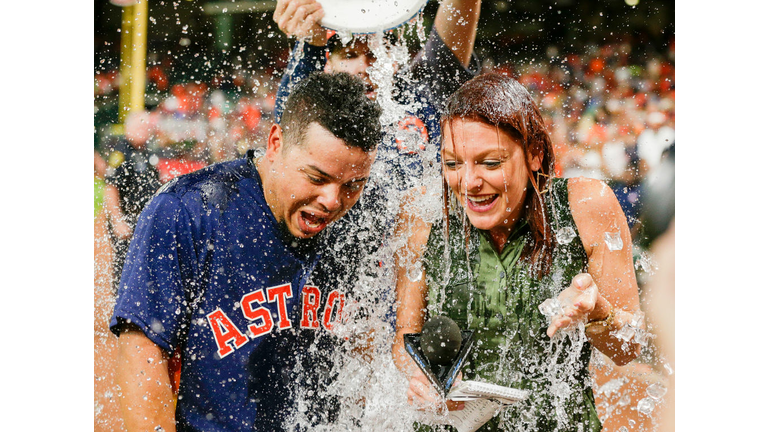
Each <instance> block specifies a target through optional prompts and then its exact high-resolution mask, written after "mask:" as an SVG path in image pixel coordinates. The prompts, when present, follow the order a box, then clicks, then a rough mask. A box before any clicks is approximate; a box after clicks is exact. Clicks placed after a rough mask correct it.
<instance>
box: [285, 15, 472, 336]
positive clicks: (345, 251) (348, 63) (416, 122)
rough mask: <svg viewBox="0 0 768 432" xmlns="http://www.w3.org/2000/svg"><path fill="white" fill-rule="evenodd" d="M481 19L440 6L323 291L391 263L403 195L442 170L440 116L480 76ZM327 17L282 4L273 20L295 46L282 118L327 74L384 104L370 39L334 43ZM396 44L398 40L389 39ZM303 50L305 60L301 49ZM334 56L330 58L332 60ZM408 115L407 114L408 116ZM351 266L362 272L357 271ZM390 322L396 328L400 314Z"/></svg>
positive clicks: (326, 265)
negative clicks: (350, 79)
mask: <svg viewBox="0 0 768 432" xmlns="http://www.w3.org/2000/svg"><path fill="white" fill-rule="evenodd" d="M479 15H480V0H449V1H443V2H441V4H440V6H439V8H438V10H437V13H436V15H435V20H434V25H433V27H432V30H431V33H430V35H429V38H428V40H427V42H426V44H425V46H424V48H423V49H422V50H421V51H420V52H419V53H418V54H417V55H416V56H415V57H414V58H413V59H412V61H411V63H410V65H409V67H408V68H407V69H408V70H407V71H406V70H402V71H399V72H398V73H397V74H396V75H395V76H394V88H395V90H394V91H393V99H394V101H395V102H397V103H398V104H400V106H402V107H403V110H402V112H401V114H402V117H401V118H399V119H398V120H397V122H396V124H390V125H385V127H384V134H383V137H382V141H381V145H380V146H379V152H378V154H377V158H376V161H375V163H374V168H373V170H372V172H373V173H374V174H373V175H372V176H371V180H370V182H369V185H368V187H367V188H366V191H365V193H364V196H363V197H362V198H361V204H360V205H358V206H356V207H355V208H353V209H352V210H351V211H350V214H349V215H347V216H346V217H345V218H344V219H343V220H342V221H340V223H339V224H337V225H336V226H334V227H333V230H334V231H335V232H338V233H353V234H354V235H349V236H346V239H348V241H347V243H346V244H345V247H343V248H340V247H337V248H335V250H331V251H329V253H327V254H325V255H324V256H323V258H322V259H321V261H320V263H319V264H318V266H317V267H316V270H315V273H314V274H313V276H312V278H311V280H313V281H315V282H316V283H317V285H318V286H320V288H321V289H323V290H331V289H336V288H338V287H341V288H342V289H346V290H350V289H351V287H353V286H355V285H356V279H357V277H358V276H360V274H361V273H362V272H361V270H363V271H364V270H365V269H368V270H370V268H371V266H374V267H376V266H379V265H381V262H382V259H384V261H386V259H385V257H382V256H380V254H379V255H377V256H374V254H376V253H379V252H381V251H383V250H384V251H385V250H386V249H384V248H382V244H383V242H384V241H385V239H386V238H387V237H388V236H389V235H390V234H391V232H392V230H393V227H394V219H395V216H396V210H397V208H398V203H399V201H400V198H401V196H402V193H403V192H404V191H405V190H407V189H408V188H410V187H412V186H413V185H420V184H423V182H424V175H425V174H424V170H423V167H424V166H425V165H429V164H430V163H436V161H437V149H438V147H439V144H440V140H439V136H440V124H439V118H440V115H439V108H440V107H441V106H442V104H443V103H444V100H445V98H446V97H447V96H448V95H450V94H451V93H452V92H453V91H455V90H456V89H458V88H459V86H460V85H461V84H462V83H464V82H466V81H467V80H469V79H470V78H472V76H474V74H475V73H476V71H478V70H479V68H480V66H479V61H478V60H477V58H476V57H475V56H474V55H473V47H474V42H475V37H476V32H477V23H478V20H479ZM323 16H324V11H323V9H322V6H321V5H320V3H318V2H317V1H316V0H279V1H278V2H277V5H276V7H275V12H274V15H273V18H274V20H275V22H276V23H277V24H278V27H279V28H280V29H281V30H282V31H283V32H284V33H285V34H286V35H288V36H291V37H296V38H299V39H303V40H305V41H306V43H303V44H301V43H299V42H297V43H296V46H295V48H294V53H292V55H291V61H290V64H289V65H288V67H287V68H286V73H285V74H284V75H283V79H282V81H281V83H280V88H279V90H278V96H277V102H276V107H275V117H276V119H277V121H278V122H279V121H280V117H281V115H282V113H283V112H284V108H283V106H282V101H283V100H284V99H285V98H286V97H287V95H288V94H289V93H290V91H291V89H292V87H293V86H294V85H295V84H296V83H297V82H301V80H303V79H304V78H305V77H306V76H307V75H308V74H310V73H312V72H314V71H319V70H325V71H326V72H339V71H344V72H348V73H351V74H355V75H357V76H360V77H361V78H362V79H363V80H364V81H365V82H366V86H367V87H366V90H367V95H368V96H369V97H370V98H371V99H377V98H378V93H377V90H378V89H377V88H376V87H375V85H374V83H373V82H372V80H371V78H370V76H369V73H368V71H369V68H370V67H371V66H373V64H374V62H375V61H376V59H375V57H374V56H373V54H372V52H371V49H370V47H369V45H368V42H369V39H368V37H367V36H365V35H356V36H355V37H354V38H353V39H352V40H351V41H348V42H342V40H341V38H340V37H339V36H338V35H333V36H331V37H329V36H328V34H329V33H328V32H327V31H326V29H325V28H323V27H321V26H320V25H319V24H318V22H319V21H320V19H321V18H322V17H323ZM389 36H392V35H391V34H389V35H388V37H389ZM300 47H301V49H302V50H303V51H302V52H301V53H300V54H299V55H297V53H296V52H295V51H296V50H297V49H299V48H300ZM326 54H327V57H326ZM406 108H407V109H406ZM352 266H353V267H354V268H355V269H356V271H351V270H350V269H351V268H352ZM388 319H389V320H390V321H391V322H394V312H393V311H391V312H390V314H389V317H388Z"/></svg>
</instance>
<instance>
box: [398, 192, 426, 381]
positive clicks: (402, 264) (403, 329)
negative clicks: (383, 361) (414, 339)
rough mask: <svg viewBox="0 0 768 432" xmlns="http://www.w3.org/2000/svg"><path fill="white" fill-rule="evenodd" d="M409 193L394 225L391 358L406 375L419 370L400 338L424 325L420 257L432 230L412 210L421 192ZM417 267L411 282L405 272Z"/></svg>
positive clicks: (424, 299)
mask: <svg viewBox="0 0 768 432" xmlns="http://www.w3.org/2000/svg"><path fill="white" fill-rule="evenodd" d="M420 189H421V190H416V189H414V190H412V191H410V193H409V197H407V198H406V199H405V200H404V203H403V205H402V206H401V211H400V215H399V216H398V219H397V224H396V226H395V234H394V238H395V239H396V242H397V243H399V244H400V247H399V248H398V249H397V251H396V252H395V269H396V270H395V271H396V275H395V276H396V281H395V284H396V285H395V288H396V290H395V292H396V294H397V324H396V334H395V340H394V342H393V345H392V355H393V359H394V362H395V365H396V366H397V367H398V369H400V370H401V371H402V372H403V373H405V374H406V375H407V376H411V375H413V371H414V370H415V369H418V367H417V366H416V364H415V363H414V362H413V360H411V358H410V356H409V355H408V353H407V352H406V351H405V346H404V345H403V335H404V334H406V333H419V332H421V328H422V326H423V325H424V319H425V316H426V306H427V282H426V277H425V272H424V268H423V267H422V264H421V262H422V257H423V255H424V252H425V250H426V246H427V240H428V238H429V232H430V229H431V227H430V226H429V224H427V223H426V222H425V221H424V220H423V219H422V218H421V217H419V216H418V215H417V214H416V213H415V212H414V211H412V210H411V209H412V208H413V205H414V204H415V202H416V201H417V199H418V198H419V197H421V196H423V193H424V190H423V188H420ZM413 266H418V267H419V268H420V271H421V277H420V278H418V280H417V281H416V282H414V281H413V280H412V279H411V278H409V277H408V270H409V269H412V268H413Z"/></svg>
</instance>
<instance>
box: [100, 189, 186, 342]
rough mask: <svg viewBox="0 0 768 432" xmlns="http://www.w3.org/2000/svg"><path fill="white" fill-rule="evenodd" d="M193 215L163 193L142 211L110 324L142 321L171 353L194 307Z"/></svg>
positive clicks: (140, 324) (147, 331)
mask: <svg viewBox="0 0 768 432" xmlns="http://www.w3.org/2000/svg"><path fill="white" fill-rule="evenodd" d="M191 226H192V223H191V219H190V217H189V215H188V213H187V211H186V210H185V208H184V207H183V205H182V203H181V201H180V200H179V199H178V198H177V197H175V196H173V195H170V194H162V193H161V194H159V195H157V196H156V197H155V198H154V199H153V200H152V201H150V203H149V204H148V205H147V207H146V209H145V210H144V211H143V212H142V214H141V216H140V218H139V222H138V224H137V226H136V230H135V232H134V237H133V239H132V240H131V245H130V248H129V250H128V255H127V257H126V261H125V265H124V267H123V275H122V278H121V280H120V287H119V289H118V298H117V303H116V304H115V311H114V314H113V316H112V320H111V322H110V329H111V330H112V332H114V333H115V334H118V335H119V332H120V329H121V326H122V324H124V323H131V324H134V325H136V326H138V327H139V328H140V329H141V330H142V331H143V332H144V334H145V335H146V336H147V338H149V339H150V340H151V341H152V342H154V343H155V344H156V345H158V346H159V347H161V348H163V349H164V350H166V351H168V352H173V351H174V349H175V348H176V347H177V346H178V345H179V343H180V342H181V341H182V338H183V336H182V335H183V334H184V330H185V329H188V328H189V316H190V312H189V310H190V309H191V308H192V305H190V303H191V299H192V296H191V295H190V294H189V293H190V285H191V284H192V281H194V280H195V275H196V273H197V271H196V265H195V262H196V260H195V258H194V257H195V248H194V242H193V236H192V228H191Z"/></svg>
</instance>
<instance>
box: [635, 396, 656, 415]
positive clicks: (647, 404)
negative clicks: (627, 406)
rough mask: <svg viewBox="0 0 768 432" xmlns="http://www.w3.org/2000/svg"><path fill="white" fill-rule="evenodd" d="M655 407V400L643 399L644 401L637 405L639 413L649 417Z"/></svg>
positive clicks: (641, 400)
mask: <svg viewBox="0 0 768 432" xmlns="http://www.w3.org/2000/svg"><path fill="white" fill-rule="evenodd" d="M655 406H656V404H655V403H654V402H653V399H651V398H643V399H640V402H638V403H637V411H639V412H640V413H642V414H645V415H647V416H649V415H651V413H652V412H653V408H654V407H655Z"/></svg>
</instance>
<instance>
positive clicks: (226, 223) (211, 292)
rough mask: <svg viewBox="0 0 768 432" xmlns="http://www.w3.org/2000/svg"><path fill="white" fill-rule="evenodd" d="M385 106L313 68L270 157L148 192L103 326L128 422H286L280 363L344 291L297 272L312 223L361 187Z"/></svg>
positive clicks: (306, 264)
mask: <svg viewBox="0 0 768 432" xmlns="http://www.w3.org/2000/svg"><path fill="white" fill-rule="evenodd" d="M380 114H381V109H380V108H379V107H378V106H376V104H375V103H374V102H373V101H371V100H369V99H368V98H367V97H366V96H365V86H364V84H363V82H362V81H361V80H360V79H359V78H356V77H353V76H351V75H349V74H346V73H338V74H322V73H318V74H313V75H311V76H309V77H308V78H307V79H306V80H304V81H302V83H301V84H299V85H297V86H296V88H295V89H294V91H293V93H292V94H291V96H290V97H289V99H288V101H287V103H286V115H285V117H284V118H283V122H282V124H281V125H277V124H273V125H272V126H271V129H270V131H269V136H268V139H267V148H266V152H265V154H263V155H262V156H259V157H257V155H256V154H255V153H254V152H253V151H250V152H248V154H247V155H246V157H245V158H243V159H239V160H235V161H230V162H223V163H219V164H215V165H211V166H209V167H207V168H204V169H202V170H200V171H197V172H195V173H191V174H187V175H184V176H181V177H178V178H176V179H174V180H173V181H171V182H169V183H168V184H166V185H165V186H163V188H162V189H161V190H160V191H159V192H158V194H157V195H156V196H155V197H154V198H153V199H152V200H151V201H150V203H149V204H148V205H147V207H146V208H145V210H144V211H143V212H142V214H141V216H140V218H139V221H138V225H137V227H136V230H135V234H134V237H133V240H132V242H131V246H130V249H129V252H128V256H127V258H126V263H125V268H124V271H123V277H122V280H121V283H120V289H119V294H118V299H117V304H116V306H115V312H114V315H113V317H112V320H111V323H110V328H111V330H112V331H113V332H114V333H116V334H117V335H119V354H118V368H117V379H118V383H119V385H120V387H121V390H122V392H121V396H120V399H121V407H122V414H123V417H124V419H125V424H126V427H127V430H128V431H129V432H131V431H147V430H149V431H152V430H154V431H157V430H164V431H165V432H171V431H175V430H178V431H213V430H215V431H242V430H255V431H262V430H263V431H275V430H282V429H283V425H282V419H284V418H286V415H287V414H286V411H287V410H289V409H291V408H292V404H291V400H290V398H291V395H290V394H289V393H288V392H289V390H288V389H289V386H288V384H289V382H286V380H288V379H290V377H288V376H285V375H284V374H283V373H282V372H283V370H284V367H285V365H286V364H291V363H292V358H291V356H293V355H296V353H294V351H293V350H291V349H282V348H286V346H288V347H289V348H290V345H291V340H292V339H294V338H296V337H297V335H298V334H300V333H302V332H313V331H326V330H327V329H328V328H329V327H330V326H332V325H333V323H334V322H335V320H337V319H338V318H339V317H338V307H337V306H338V304H339V303H343V301H344V299H343V298H341V299H339V298H338V296H337V297H334V298H327V297H324V298H321V297H318V296H316V295H314V296H313V294H315V291H314V290H313V289H312V287H309V286H305V282H306V279H307V277H308V275H309V273H310V272H311V270H312V267H313V266H314V264H315V263H316V261H317V257H318V253H319V250H318V244H319V243H320V242H319V239H318V237H319V236H318V234H320V233H321V232H323V231H324V229H325V228H326V227H327V226H328V225H329V224H331V223H333V222H334V221H335V220H337V219H338V218H340V217H341V216H342V215H343V214H344V213H345V212H346V211H347V210H348V209H349V208H350V207H351V206H352V205H353V204H354V203H355V202H356V201H357V199H358V198H359V197H360V194H361V192H362V190H363V186H364V185H365V183H366V180H367V178H368V176H369V172H370V167H371V164H372V163H373V160H374V158H375V154H376V147H377V145H378V141H379V140H380V136H381V135H380V134H381V126H380V124H379V116H380ZM320 302H324V303H323V304H321V303H320ZM328 305H330V306H328ZM321 306H322V307H321ZM334 311H337V313H336V314H335V315H334V313H333V312H334ZM278 348H281V349H278ZM174 352H179V353H180V357H181V372H180V383H179V389H178V402H177V403H176V404H175V409H174V396H173V392H172V387H171V384H170V378H169V367H168V364H169V357H170V356H171V355H172V354H173V353H174Z"/></svg>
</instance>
